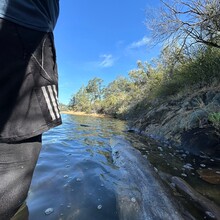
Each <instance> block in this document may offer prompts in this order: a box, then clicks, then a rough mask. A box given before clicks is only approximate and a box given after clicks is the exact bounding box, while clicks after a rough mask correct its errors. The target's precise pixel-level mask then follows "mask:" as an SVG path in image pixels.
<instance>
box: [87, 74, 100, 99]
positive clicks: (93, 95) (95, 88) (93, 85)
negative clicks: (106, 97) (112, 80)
mask: <svg viewBox="0 0 220 220" xmlns="http://www.w3.org/2000/svg"><path fill="white" fill-rule="evenodd" d="M102 83H103V80H102V79H100V78H97V77H95V78H94V79H91V80H89V82H88V85H87V86H86V92H87V93H88V94H90V100H91V102H94V101H96V100H99V101H100V100H101V97H102V93H103V86H102Z"/></svg>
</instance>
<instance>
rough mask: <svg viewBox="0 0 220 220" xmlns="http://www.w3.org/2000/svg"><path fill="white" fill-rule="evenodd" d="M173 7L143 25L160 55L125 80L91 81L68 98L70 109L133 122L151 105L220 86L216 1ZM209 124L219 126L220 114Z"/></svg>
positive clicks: (200, 0) (199, 0)
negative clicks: (149, 33) (69, 99)
mask: <svg viewBox="0 0 220 220" xmlns="http://www.w3.org/2000/svg"><path fill="white" fill-rule="evenodd" d="M172 2H173V3H172V4H167V3H164V7H163V8H162V10H161V14H160V17H157V19H155V17H154V16H153V15H152V16H151V18H148V22H147V23H148V24H150V26H151V27H150V28H151V30H152V34H153V36H154V39H156V40H157V41H158V42H164V47H163V49H162V51H161V53H160V56H159V57H158V58H156V59H154V60H153V61H152V62H150V63H148V62H145V61H137V68H136V69H133V70H130V71H129V73H128V76H127V77H118V78H117V79H115V80H114V81H113V82H111V83H110V84H108V85H107V86H104V82H103V80H102V79H100V78H93V79H91V80H90V81H89V82H88V84H87V85H85V86H82V87H81V88H80V90H79V91H78V92H77V93H76V94H74V95H73V96H72V99H71V101H70V103H69V109H71V110H73V111H83V112H87V113H102V114H103V113H104V114H109V115H112V116H115V117H120V118H132V117H136V116H137V115H140V114H141V113H143V112H144V111H146V110H147V109H149V108H151V103H152V102H163V101H166V100H167V99H171V98H173V97H175V96H181V95H185V94H186V93H188V94H190V93H191V94H192V93H193V92H195V91H198V90H199V89H202V88H204V87H206V88H210V89H211V88H214V87H218V86H219V85H220V14H219V11H220V3H219V1H215V0H214V1H213V0H212V1H211V0H188V1H177V0H173V1H172ZM181 6H182V7H181ZM156 14H157V15H158V14H159V13H156ZM183 15H184V16H183ZM209 120H210V121H211V122H212V123H213V124H215V125H216V126H219V124H220V119H219V113H218V112H217V113H216V112H215V113H214V112H213V113H210V116H209Z"/></svg>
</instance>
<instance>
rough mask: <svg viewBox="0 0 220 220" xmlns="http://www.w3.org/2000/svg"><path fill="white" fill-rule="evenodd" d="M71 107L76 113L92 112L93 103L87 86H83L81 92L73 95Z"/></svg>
mask: <svg viewBox="0 0 220 220" xmlns="http://www.w3.org/2000/svg"><path fill="white" fill-rule="evenodd" d="M69 107H70V108H72V109H73V110H75V111H86V112H89V111H90V110H91V103H90V100H89V96H88V93H87V91H86V88H85V86H82V87H81V88H80V89H79V91H78V92H77V93H76V94H75V95H73V97H72V99H71V100H70V103H69Z"/></svg>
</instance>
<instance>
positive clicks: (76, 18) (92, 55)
mask: <svg viewBox="0 0 220 220" xmlns="http://www.w3.org/2000/svg"><path fill="white" fill-rule="evenodd" d="M159 4H160V3H159V0H93V1H91V0H61V1H60V15H59V19H58V22H57V25H56V28H55V30H54V35H55V45H56V53H57V64H58V72H59V102H60V103H63V104H68V103H69V101H70V99H71V97H72V96H73V94H75V93H76V92H77V91H78V90H79V89H80V87H81V86H83V85H84V86H86V85H87V83H88V81H89V80H91V79H93V78H95V77H98V78H101V79H103V80H104V85H108V84H109V83H110V82H112V81H113V80H115V79H117V78H118V77H120V76H125V77H127V76H128V73H129V71H130V70H132V69H135V68H137V61H138V60H141V61H143V62H144V61H148V62H150V60H151V59H152V58H155V57H157V56H158V54H159V52H160V51H159V47H157V46H156V47H153V48H152V47H151V46H149V42H150V40H151V36H150V33H149V30H148V29H147V28H146V10H148V11H149V10H150V9H151V8H156V7H158V6H159Z"/></svg>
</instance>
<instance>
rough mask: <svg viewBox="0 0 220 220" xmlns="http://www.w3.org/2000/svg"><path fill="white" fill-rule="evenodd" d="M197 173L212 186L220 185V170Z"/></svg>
mask: <svg viewBox="0 0 220 220" xmlns="http://www.w3.org/2000/svg"><path fill="white" fill-rule="evenodd" d="M196 172H197V173H198V174H199V176H200V178H201V179H203V180H204V181H206V182H208V183H211V184H220V173H219V172H220V169H212V170H210V169H199V170H197V171H196Z"/></svg>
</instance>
